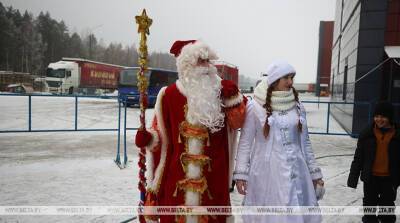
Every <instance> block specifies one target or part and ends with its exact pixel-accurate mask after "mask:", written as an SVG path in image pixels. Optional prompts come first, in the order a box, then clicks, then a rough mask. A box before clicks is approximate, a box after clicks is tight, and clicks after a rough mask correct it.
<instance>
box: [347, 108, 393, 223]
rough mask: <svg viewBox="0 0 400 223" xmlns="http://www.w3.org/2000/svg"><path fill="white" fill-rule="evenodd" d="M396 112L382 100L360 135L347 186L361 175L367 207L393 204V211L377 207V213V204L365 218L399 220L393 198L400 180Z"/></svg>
mask: <svg viewBox="0 0 400 223" xmlns="http://www.w3.org/2000/svg"><path fill="white" fill-rule="evenodd" d="M393 115H394V109H393V105H392V104H391V103H389V102H379V103H378V104H377V105H376V107H375V111H374V122H373V124H372V125H371V126H369V127H368V128H366V129H365V130H364V131H362V132H361V134H360V136H359V138H358V142H357V148H356V152H355V154H354V160H353V162H352V163H351V168H350V174H349V178H348V180H347V186H348V187H351V188H356V187H357V183H358V178H359V177H360V179H361V181H363V183H364V188H363V189H364V198H363V205H364V207H365V206H372V207H377V206H391V207H393V208H390V209H387V210H386V211H390V214H387V213H386V214H379V211H378V216H376V215H375V211H376V209H375V208H374V209H372V210H375V211H373V213H371V212H369V213H368V214H367V212H365V213H364V216H363V218H362V221H363V222H368V223H370V222H376V223H378V220H379V221H380V222H381V223H389V222H395V221H396V216H395V215H394V207H395V204H394V201H395V200H396V192H397V187H398V186H399V184H400V129H399V126H396V125H395V123H394V122H393ZM365 210H366V209H365ZM370 210H371V209H368V211H370ZM391 213H393V214H391Z"/></svg>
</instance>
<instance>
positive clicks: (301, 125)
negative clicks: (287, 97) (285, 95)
mask: <svg viewBox="0 0 400 223" xmlns="http://www.w3.org/2000/svg"><path fill="white" fill-rule="evenodd" d="M292 89H293V94H294V100H295V101H296V102H297V104H299V102H300V101H299V93H298V92H297V91H296V89H295V88H294V87H292ZM296 106H297V105H296ZM297 109H298V111H299V116H300V108H299V107H297ZM297 129H298V130H299V132H301V131H302V130H303V124H301V122H300V119H299V123H298V124H297Z"/></svg>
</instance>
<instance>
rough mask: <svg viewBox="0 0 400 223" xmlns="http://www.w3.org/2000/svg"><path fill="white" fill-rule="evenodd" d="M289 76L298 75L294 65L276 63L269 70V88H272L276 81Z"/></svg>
mask: <svg viewBox="0 0 400 223" xmlns="http://www.w3.org/2000/svg"><path fill="white" fill-rule="evenodd" d="M288 74H294V75H296V70H295V69H294V67H293V66H292V65H290V64H289V63H287V62H286V61H284V60H276V61H274V62H273V63H272V64H270V65H269V66H268V68H267V75H268V76H267V78H268V86H271V84H273V83H274V82H275V81H277V80H279V79H280V78H282V77H284V76H286V75H288Z"/></svg>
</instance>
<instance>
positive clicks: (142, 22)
mask: <svg viewBox="0 0 400 223" xmlns="http://www.w3.org/2000/svg"><path fill="white" fill-rule="evenodd" d="M135 18H136V23H137V24H138V26H139V27H138V33H140V47H139V61H138V62H139V66H140V70H139V71H138V73H137V79H138V83H137V87H138V90H139V92H140V127H139V129H145V128H146V119H145V117H146V116H145V114H146V108H147V105H148V99H147V86H148V81H147V79H146V77H145V75H144V74H145V73H146V71H147V56H148V52H147V43H146V41H147V36H146V35H150V31H149V27H150V26H151V24H152V23H153V20H152V19H150V18H149V17H148V16H147V14H146V9H143V11H142V15H140V16H136V17H135ZM138 165H139V184H138V187H139V191H140V204H139V206H142V205H143V204H144V200H145V195H146V177H145V173H146V149H145V148H144V147H142V148H140V152H139V162H138ZM139 222H140V223H144V222H146V221H145V219H144V216H143V215H140V216H139Z"/></svg>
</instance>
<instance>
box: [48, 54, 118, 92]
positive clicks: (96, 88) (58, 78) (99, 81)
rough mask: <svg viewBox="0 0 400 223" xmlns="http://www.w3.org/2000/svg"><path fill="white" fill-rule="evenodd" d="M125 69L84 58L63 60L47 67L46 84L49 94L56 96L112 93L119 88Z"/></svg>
mask: <svg viewBox="0 0 400 223" xmlns="http://www.w3.org/2000/svg"><path fill="white" fill-rule="evenodd" d="M123 68H124V67H123V66H119V65H114V64H106V63H101V62H96V61H91V60H86V59H82V58H62V60H61V61H58V62H55V63H50V64H49V66H48V67H47V70H46V83H47V87H48V90H49V92H50V93H56V94H73V93H80V94H96V93H101V92H104V91H109V92H111V91H114V90H116V89H117V88H118V81H119V73H120V71H121V70H122V69H123Z"/></svg>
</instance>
